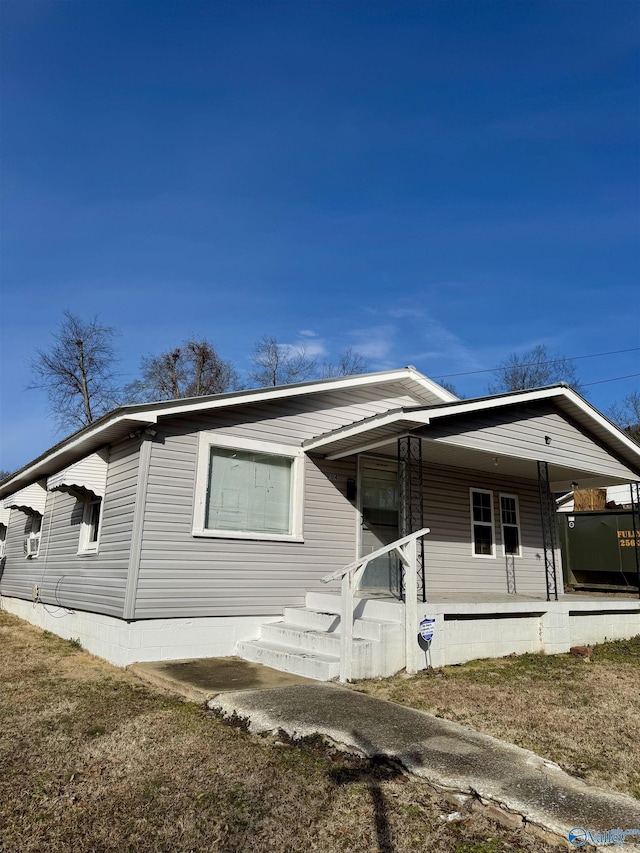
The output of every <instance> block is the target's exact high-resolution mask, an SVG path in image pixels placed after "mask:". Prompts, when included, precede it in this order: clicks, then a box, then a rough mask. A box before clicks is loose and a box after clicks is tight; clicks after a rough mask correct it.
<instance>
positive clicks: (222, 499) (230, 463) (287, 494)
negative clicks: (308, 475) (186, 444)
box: [193, 433, 304, 541]
mask: <svg viewBox="0 0 640 853" xmlns="http://www.w3.org/2000/svg"><path fill="white" fill-rule="evenodd" d="M303 469H304V454H303V452H302V450H301V449H300V448H296V447H289V446H288V445H280V444H273V443H271V442H262V441H256V440H253V439H240V438H232V437H230V436H221V435H218V434H216V433H201V434H200V439H199V452H198V471H197V476H196V500H195V509H194V520H193V535H194V536H221V537H226V538H242V539H282V540H293V541H301V540H302V488H303V484H302V478H303Z"/></svg>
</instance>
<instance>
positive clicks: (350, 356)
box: [320, 347, 369, 379]
mask: <svg viewBox="0 0 640 853" xmlns="http://www.w3.org/2000/svg"><path fill="white" fill-rule="evenodd" d="M368 369H369V359H368V358H366V357H365V356H364V355H362V353H359V352H355V351H354V350H353V349H352V348H351V347H349V348H348V349H346V350H345V351H344V352H342V353H340V355H339V356H338V360H337V362H336V363H335V364H334V363H333V362H330V361H325V362H324V364H323V365H322V371H321V374H320V375H321V378H322V379H331V378H332V377H334V376H354V375H355V374H356V373H366V372H367V370H368Z"/></svg>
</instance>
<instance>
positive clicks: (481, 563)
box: [424, 465, 562, 595]
mask: <svg viewBox="0 0 640 853" xmlns="http://www.w3.org/2000/svg"><path fill="white" fill-rule="evenodd" d="M470 488H472V489H485V490H490V491H492V492H493V518H494V540H495V542H496V557H495V558H493V557H474V556H473V554H472V550H471V513H470V494H469V489H470ZM537 489H538V485H537V482H536V481H534V480H518V479H514V478H509V477H504V476H499V475H493V474H488V473H486V474H485V473H482V472H478V471H466V470H464V469H461V468H445V467H441V466H436V465H427V466H425V472H424V524H425V527H429V528H430V530H431V532H430V534H429V535H428V536H426V537H425V564H426V579H427V595H429V594H434V593H437V594H439V593H455V592H460V593H465V592H488V593H491V592H500V593H505V592H507V591H508V589H507V574H506V559H505V557H504V555H503V553H502V537H501V529H500V499H499V495H500V493H502V494H510V495H517V497H518V503H519V509H520V539H521V544H522V556H521V557H514V568H515V580H516V592H517V593H518V594H520V595H544V594H545V593H546V581H545V569H544V552H543V550H542V528H541V521H540V507H539V500H538V491H537ZM558 579H559V582H560V584H561V582H562V568H561V566H560V564H559V563H558Z"/></svg>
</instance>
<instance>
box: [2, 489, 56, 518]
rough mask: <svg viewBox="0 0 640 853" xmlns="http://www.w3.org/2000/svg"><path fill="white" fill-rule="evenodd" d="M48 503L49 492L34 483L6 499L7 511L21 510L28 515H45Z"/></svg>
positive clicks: (5, 506)
mask: <svg viewBox="0 0 640 853" xmlns="http://www.w3.org/2000/svg"><path fill="white" fill-rule="evenodd" d="M46 503H47V490H46V489H45V487H44V486H43V485H41V484H40V483H32V484H31V485H30V486H26V487H25V488H24V489H20V491H19V492H14V494H12V495H9V497H6V498H5V499H4V508H5V509H21V510H23V511H24V512H27V513H33V512H37V513H39V514H40V515H44V508H45V506H46Z"/></svg>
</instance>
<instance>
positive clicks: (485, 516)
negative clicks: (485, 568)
mask: <svg viewBox="0 0 640 853" xmlns="http://www.w3.org/2000/svg"><path fill="white" fill-rule="evenodd" d="M469 492H470V498H471V548H472V554H473V556H474V557H495V555H496V554H495V536H494V532H493V492H490V491H487V490H486V489H470V490H469Z"/></svg>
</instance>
